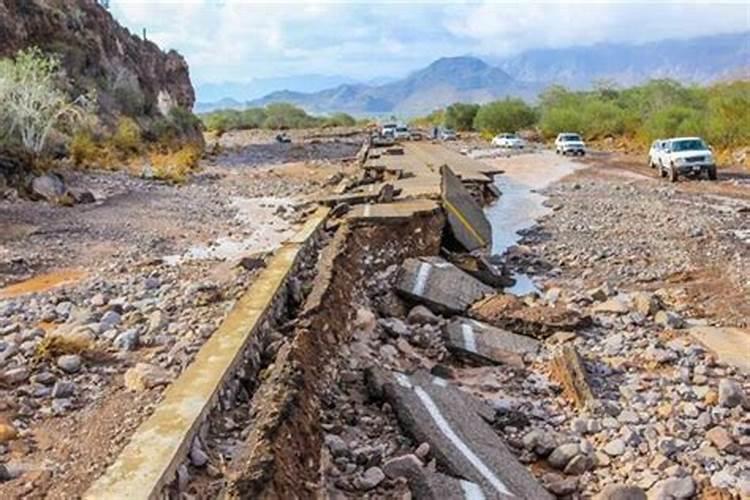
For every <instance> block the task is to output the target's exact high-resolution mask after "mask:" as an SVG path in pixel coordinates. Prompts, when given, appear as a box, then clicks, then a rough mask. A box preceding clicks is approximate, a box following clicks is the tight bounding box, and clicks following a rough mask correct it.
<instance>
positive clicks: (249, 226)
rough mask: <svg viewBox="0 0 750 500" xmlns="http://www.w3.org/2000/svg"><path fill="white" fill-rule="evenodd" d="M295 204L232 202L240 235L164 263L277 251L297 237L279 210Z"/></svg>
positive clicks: (283, 201)
mask: <svg viewBox="0 0 750 500" xmlns="http://www.w3.org/2000/svg"><path fill="white" fill-rule="evenodd" d="M292 203H293V200H292V199H290V198H273V197H260V198H241V197H236V198H233V199H232V205H234V207H235V208H237V215H236V216H235V219H236V221H237V222H238V229H237V231H236V232H237V233H238V234H236V235H232V236H222V237H220V238H217V239H215V240H214V241H212V242H210V243H208V244H199V245H193V246H191V247H190V248H188V249H187V251H185V252H184V253H182V254H179V255H168V256H166V257H164V262H166V263H167V264H169V265H178V264H181V263H183V262H188V261H194V260H222V261H226V260H232V259H238V258H240V257H243V256H245V255H250V254H255V253H264V252H269V251H271V250H275V249H276V248H278V247H279V246H280V245H281V244H282V243H283V242H284V241H286V240H287V239H288V238H290V237H291V236H293V235H294V232H295V228H294V226H292V225H291V224H290V223H289V222H287V221H285V220H284V219H283V218H281V217H280V216H279V213H278V211H279V210H281V209H282V208H280V207H284V208H283V210H287V209H290V208H288V207H290V206H291V205H292Z"/></svg>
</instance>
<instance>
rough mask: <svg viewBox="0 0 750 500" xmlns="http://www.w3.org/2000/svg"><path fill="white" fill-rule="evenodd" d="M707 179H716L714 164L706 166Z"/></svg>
mask: <svg viewBox="0 0 750 500" xmlns="http://www.w3.org/2000/svg"><path fill="white" fill-rule="evenodd" d="M708 180H710V181H715V180H716V165H713V166H711V167H708Z"/></svg>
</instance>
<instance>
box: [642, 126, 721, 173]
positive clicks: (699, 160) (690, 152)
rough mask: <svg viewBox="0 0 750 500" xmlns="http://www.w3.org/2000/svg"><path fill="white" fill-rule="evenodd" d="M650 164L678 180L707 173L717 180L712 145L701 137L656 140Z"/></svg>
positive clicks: (651, 152) (650, 151)
mask: <svg viewBox="0 0 750 500" xmlns="http://www.w3.org/2000/svg"><path fill="white" fill-rule="evenodd" d="M649 165H651V166H652V167H654V168H658V169H659V175H661V176H662V177H669V180H670V181H672V182H677V179H678V178H679V177H680V176H681V175H684V176H692V177H699V176H701V175H705V176H706V177H707V178H708V179H710V180H712V181H713V180H716V161H715V160H714V155H713V152H712V151H711V147H710V146H708V145H707V144H706V143H705V141H704V140H703V139H701V138H700V137H675V138H672V139H667V140H660V141H655V142H654V144H652V145H651V149H650V150H649Z"/></svg>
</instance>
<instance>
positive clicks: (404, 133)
mask: <svg viewBox="0 0 750 500" xmlns="http://www.w3.org/2000/svg"><path fill="white" fill-rule="evenodd" d="M393 138H394V139H396V140H397V141H398V140H408V139H409V127H407V126H406V125H398V126H397V127H396V128H395V129H394V130H393Z"/></svg>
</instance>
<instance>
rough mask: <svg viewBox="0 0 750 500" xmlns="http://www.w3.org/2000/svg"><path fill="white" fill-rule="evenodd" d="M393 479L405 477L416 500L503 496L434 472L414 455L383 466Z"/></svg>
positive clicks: (462, 480) (471, 483)
mask: <svg viewBox="0 0 750 500" xmlns="http://www.w3.org/2000/svg"><path fill="white" fill-rule="evenodd" d="M383 470H384V471H385V473H386V475H387V476H388V477H390V478H391V479H395V478H404V479H406V481H407V483H408V484H409V490H410V491H411V494H412V495H413V497H414V498H415V499H416V500H442V499H444V498H497V499H500V498H503V497H501V496H498V495H489V496H484V495H483V492H482V489H481V487H480V486H479V485H478V484H477V483H474V482H472V481H466V480H464V479H459V478H455V477H451V476H448V475H445V474H441V473H439V472H433V471H431V470H429V469H428V468H426V467H424V466H422V464H421V463H420V461H419V459H418V458H416V457H415V456H414V455H406V456H404V457H398V458H395V459H392V460H390V461H389V462H386V463H385V465H384V466H383Z"/></svg>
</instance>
